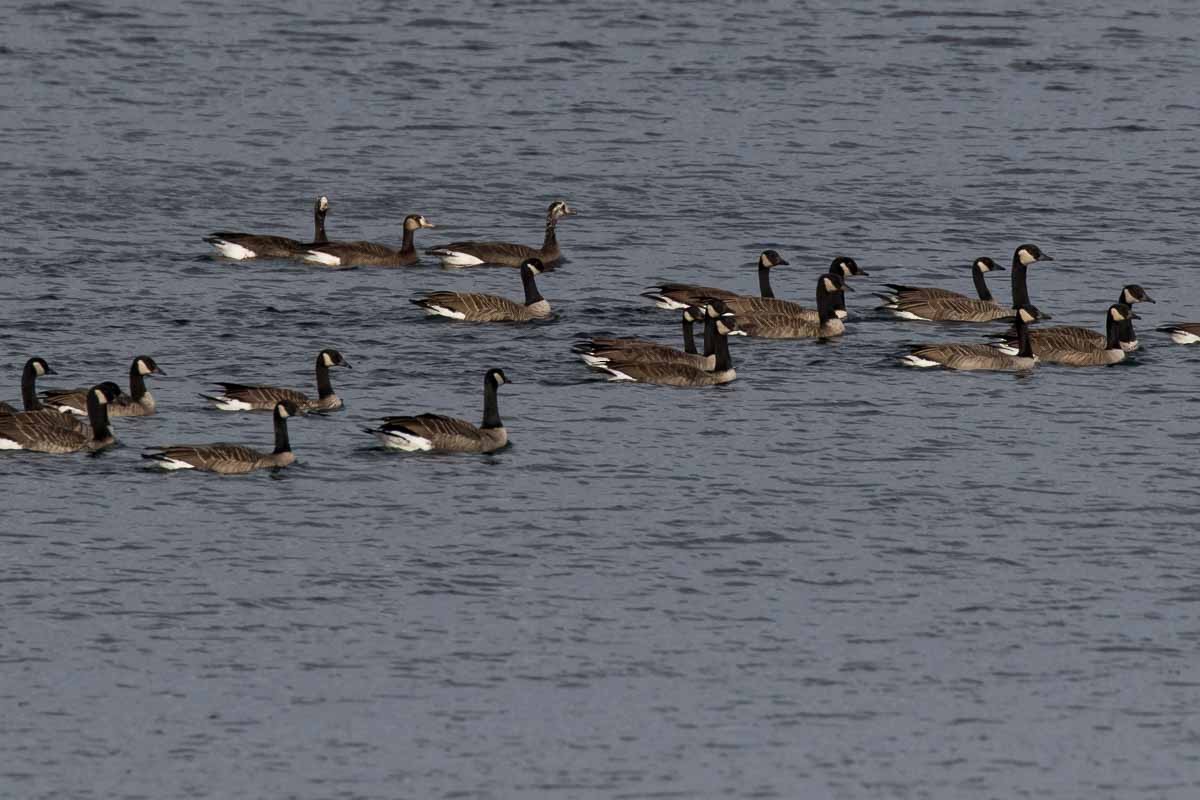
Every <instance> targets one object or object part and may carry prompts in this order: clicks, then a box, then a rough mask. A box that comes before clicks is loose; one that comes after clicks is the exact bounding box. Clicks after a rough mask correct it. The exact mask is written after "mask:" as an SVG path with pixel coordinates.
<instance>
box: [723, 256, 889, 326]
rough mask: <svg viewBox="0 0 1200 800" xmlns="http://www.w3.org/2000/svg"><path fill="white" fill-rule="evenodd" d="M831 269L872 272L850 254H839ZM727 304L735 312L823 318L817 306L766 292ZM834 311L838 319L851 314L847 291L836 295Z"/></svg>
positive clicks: (837, 272) (840, 272)
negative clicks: (860, 265) (848, 311)
mask: <svg viewBox="0 0 1200 800" xmlns="http://www.w3.org/2000/svg"><path fill="white" fill-rule="evenodd" d="M829 271H830V272H831V273H833V274H834V275H841V276H842V278H849V277H850V276H852V275H868V274H870V273H868V272H867V271H866V270H865V269H861V268H859V266H858V262H856V261H855V260H854V259H853V258H850V257H848V256H838V257H837V258H835V259H833V263H831V264H830V265H829ZM725 304H726V307H727V308H728V309H729V311H731V312H733V313H734V314H742V315H746V314H755V315H758V314H786V315H788V316H792V317H797V318H799V319H803V320H807V321H809V322H820V320H821V315H820V313H819V312H818V311H817V309H815V308H806V307H804V306H802V305H800V304H799V303H793V302H792V301H790V300H780V299H778V298H775V297H771V296H768V295H765V294H764V295H763V296H762V297H733V298H727V299H726V300H725ZM833 313H834V316H836V317H837V318H838V319H845V318H846V317H847V316H849V314H848V313H847V312H846V294H845V292H838V293H837V294H836V295H835V296H834V302H833Z"/></svg>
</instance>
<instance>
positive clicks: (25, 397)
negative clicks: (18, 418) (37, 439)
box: [0, 356, 58, 414]
mask: <svg viewBox="0 0 1200 800" xmlns="http://www.w3.org/2000/svg"><path fill="white" fill-rule="evenodd" d="M57 374H58V373H56V372H55V371H54V370H52V369H50V365H49V364H47V363H46V359H44V358H41V357H39V356H34V357H33V358H31V359H29V360H28V361H26V362H25V368H24V369H22V370H21V405H22V407H23V408H24V409H25V410H26V411H37V410H38V409H40V408H41V407H42V404H41V401H39V400H38V396H37V379H38V378H40V377H42V376H43V375H57ZM16 413H17V409H16V408H14V407H13V406H11V405H9V404H8V403H3V402H0V414H16Z"/></svg>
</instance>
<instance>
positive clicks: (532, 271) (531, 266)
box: [521, 258, 546, 278]
mask: <svg viewBox="0 0 1200 800" xmlns="http://www.w3.org/2000/svg"><path fill="white" fill-rule="evenodd" d="M545 271H546V265H545V264H543V263H542V260H541V259H540V258H527V259H525V260H524V261H523V262H521V277H522V278H524V277H525V276H526V275H528V276H529V277H533V276H534V275H541V274H542V273H543V272H545Z"/></svg>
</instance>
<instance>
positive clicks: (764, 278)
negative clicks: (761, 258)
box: [758, 264, 775, 297]
mask: <svg viewBox="0 0 1200 800" xmlns="http://www.w3.org/2000/svg"><path fill="white" fill-rule="evenodd" d="M758 291H759V293H760V294H762V296H763V297H774V296H775V292H774V291H772V289H771V268H770V267H764V266H763V265H762V264H759V265H758Z"/></svg>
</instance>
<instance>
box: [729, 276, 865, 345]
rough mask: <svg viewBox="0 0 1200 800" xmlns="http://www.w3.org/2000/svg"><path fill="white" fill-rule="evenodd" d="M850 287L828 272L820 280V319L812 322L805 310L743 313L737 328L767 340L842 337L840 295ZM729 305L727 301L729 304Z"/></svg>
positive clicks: (818, 317) (818, 296) (843, 327)
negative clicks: (839, 311) (838, 311)
mask: <svg viewBox="0 0 1200 800" xmlns="http://www.w3.org/2000/svg"><path fill="white" fill-rule="evenodd" d="M848 288H849V287H848V286H847V285H846V279H845V278H843V277H842V276H841V275H839V274H837V273H830V272H827V273H825V274H824V275H822V276H821V277H820V278H818V279H817V318H816V319H812V318H811V317H810V315H809V314H808V313H807V309H803V310H802V311H801V312H797V313H783V314H778V313H742V314H738V327H739V328H741V329H742V330H743V331H745V333H746V335H747V336H757V337H760V338H764V339H807V338H814V337H820V338H829V337H833V336H841V335H842V334H843V333H845V331H846V326H845V325H844V324H843V323H842V320H841V318H840V317H838V316H837V314H836V308H837V304H838V301H839V299H840V297H839V296H840V295H841V294H842V293H843V292H845V291H846V290H847V289H848ZM726 303H727V304H728V301H726Z"/></svg>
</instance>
